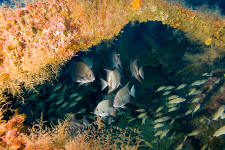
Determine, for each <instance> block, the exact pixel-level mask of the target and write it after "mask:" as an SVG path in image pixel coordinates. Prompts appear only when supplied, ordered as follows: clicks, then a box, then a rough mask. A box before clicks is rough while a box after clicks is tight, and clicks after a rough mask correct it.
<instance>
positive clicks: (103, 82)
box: [100, 78, 108, 90]
mask: <svg viewBox="0 0 225 150" xmlns="http://www.w3.org/2000/svg"><path fill="white" fill-rule="evenodd" d="M100 80H101V85H102V89H101V90H104V89H105V88H106V87H107V86H108V82H107V81H105V80H103V79H102V78H100Z"/></svg>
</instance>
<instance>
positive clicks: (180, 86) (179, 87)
mask: <svg viewBox="0 0 225 150" xmlns="http://www.w3.org/2000/svg"><path fill="white" fill-rule="evenodd" d="M185 86H187V84H181V85H179V86H178V87H177V88H176V90H180V89H183V88H185Z"/></svg>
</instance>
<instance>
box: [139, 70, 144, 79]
mask: <svg viewBox="0 0 225 150" xmlns="http://www.w3.org/2000/svg"><path fill="white" fill-rule="evenodd" d="M138 74H139V75H140V77H141V78H142V79H144V71H143V67H141V68H140V69H139V70H138Z"/></svg>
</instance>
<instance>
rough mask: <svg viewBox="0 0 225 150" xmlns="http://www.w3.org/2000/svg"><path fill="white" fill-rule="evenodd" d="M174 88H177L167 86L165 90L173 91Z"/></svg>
mask: <svg viewBox="0 0 225 150" xmlns="http://www.w3.org/2000/svg"><path fill="white" fill-rule="evenodd" d="M174 88H175V87H174V86H167V87H166V88H165V89H164V90H165V91H167V90H172V89H174Z"/></svg>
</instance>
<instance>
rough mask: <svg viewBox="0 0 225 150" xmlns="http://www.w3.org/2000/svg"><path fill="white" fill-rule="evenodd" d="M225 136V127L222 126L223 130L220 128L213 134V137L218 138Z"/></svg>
mask: <svg viewBox="0 0 225 150" xmlns="http://www.w3.org/2000/svg"><path fill="white" fill-rule="evenodd" d="M223 134H225V126H222V127H221V128H219V129H218V130H216V131H215V132H214V134H213V136H215V137H218V136H221V135H223Z"/></svg>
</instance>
